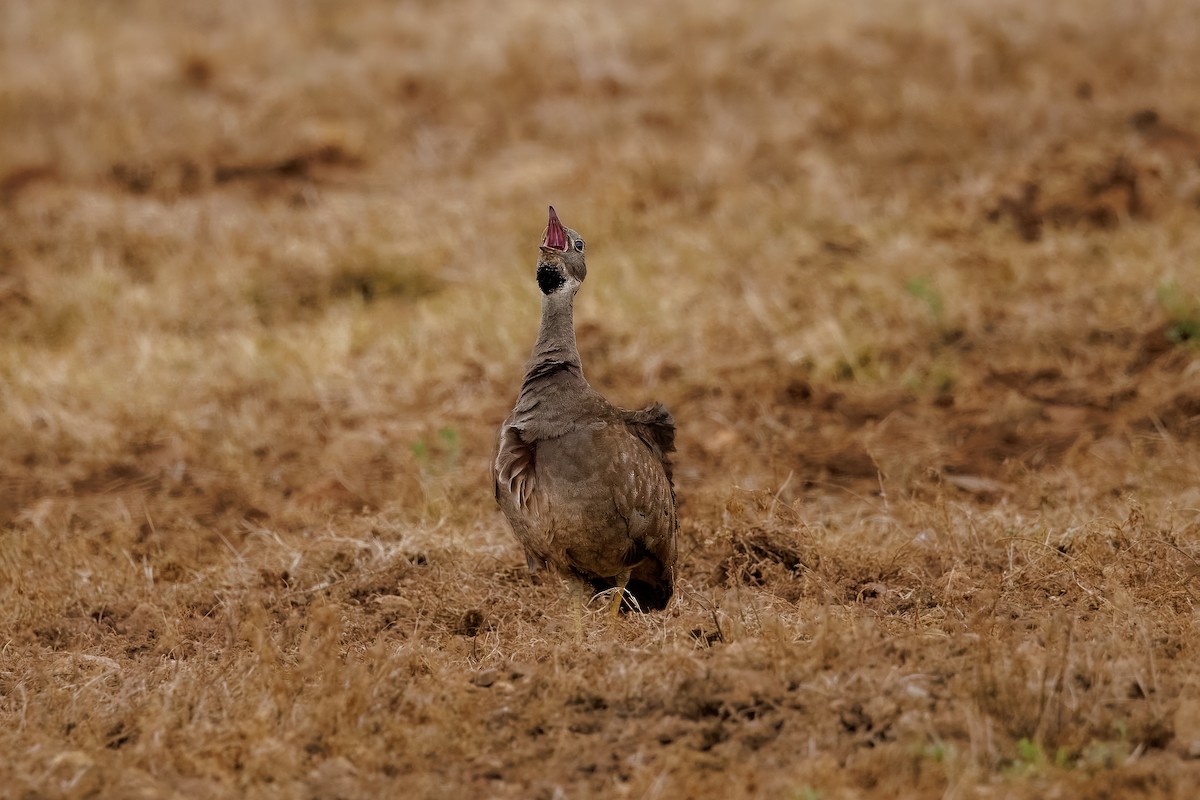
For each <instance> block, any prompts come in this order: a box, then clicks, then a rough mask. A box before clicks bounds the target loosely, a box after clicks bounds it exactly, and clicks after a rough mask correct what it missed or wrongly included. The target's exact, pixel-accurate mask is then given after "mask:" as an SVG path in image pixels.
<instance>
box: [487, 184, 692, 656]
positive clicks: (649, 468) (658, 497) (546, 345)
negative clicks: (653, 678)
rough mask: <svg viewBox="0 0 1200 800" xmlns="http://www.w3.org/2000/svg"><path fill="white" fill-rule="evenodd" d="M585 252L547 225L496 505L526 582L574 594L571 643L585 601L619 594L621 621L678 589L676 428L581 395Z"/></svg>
mask: <svg viewBox="0 0 1200 800" xmlns="http://www.w3.org/2000/svg"><path fill="white" fill-rule="evenodd" d="M584 250H585V246H584V242H583V239H582V238H581V237H580V236H579V234H578V233H576V232H575V231H573V230H571V229H570V228H565V227H563V225H562V223H561V222H559V220H558V215H557V214H555V213H554V207H553V206H551V207H550V221H549V223H548V224H547V226H546V232H545V234H544V236H543V237H542V244H541V248H540V251H539V254H538V259H537V283H538V288H539V289H541V292H542V323H541V327H540V329H539V330H538V338H537V343H536V344H534V346H533V354H532V355H531V356H530V358H529V363H528V365H527V366H526V369H525V380H524V382H523V383H522V384H521V392H520V394H519V396H518V397H517V403H516V406H515V407H514V408H513V411H512V413H511V414H510V415H509V416H508V419H506V420H505V421H504V424H503V425H502V426H501V428H500V434H499V440H498V443H497V448H496V460H495V463H494V465H493V469H492V477H493V482H494V484H495V492H496V502H497V503H499V504H500V508H501V510H503V512H504V516H505V517H507V518H508V522H509V524H510V525H511V526H512V530H513V534H514V535H515V536H516V537H517V540H518V541H519V542H520V543H521V544H522V545H523V546H524V548H525V557H526V560H527V562H528V564H529V569H530V571H531V572H536V571H537V570H539V569H542V568H544V567H548V568H550V569H552V570H553V571H555V572H557V573H558V574H559V575H561V576H563V577H564V578H565V579H566V581H567V583H568V584H569V586H570V587H571V589H572V597H573V600H574V606H575V622H576V628H577V632H579V633H581V632H582V624H583V623H582V608H583V603H584V600H585V598H586V597H587V596H588V593H589V591H591V590H595V591H604V590H607V589H611V588H614V587H615V588H616V589H617V591H616V592H614V595H615V596H614V598H613V601H612V606H611V608H610V613H611V614H612V616H614V617H615V616H616V615H617V613H618V612H619V610H620V607H621V600H622V597H623V596H624V595H625V594H626V593H628V594H629V595H630V596H632V598H633V600H634V601H635V604H634V607H636V608H639V609H642V610H648V609H661V608H665V607H666V605H667V602H668V601H669V600H670V599H671V593H672V591H673V587H674V579H675V537H676V533H677V531H678V528H679V523H678V520H677V518H676V515H675V491H674V488H673V487H672V483H671V462H670V461H669V459H668V455H669V454H670V453H671V452H672V451H673V450H674V449H675V421H674V420H673V419H672V418H671V415H670V413H668V411H667V409H666V408H664V407H663V405H662V404H661V403H654V404H653V405H650V406H648V407H646V408H644V409H642V410H640V411H627V410H625V409H623V408H618V407H616V406H614V405H612V404H611V403H609V402H608V401H607V400H605V399H604V398H603V397H601V396H600V394H599V393H598V392H596V391H595V390H594V389H592V387H591V386H589V385H588V382H587V381H586V380H584V377H583V366H582V364H581V363H580V360H579V350H578V348H577V347H576V345H575V326H574V322H573V319H572V313H573V306H574V301H575V293H576V292H577V291H579V287H580V286H581V285H582V284H583V279H584V278H585V277H586V275H587V265H586V263H585V261H584V255H585V253H584Z"/></svg>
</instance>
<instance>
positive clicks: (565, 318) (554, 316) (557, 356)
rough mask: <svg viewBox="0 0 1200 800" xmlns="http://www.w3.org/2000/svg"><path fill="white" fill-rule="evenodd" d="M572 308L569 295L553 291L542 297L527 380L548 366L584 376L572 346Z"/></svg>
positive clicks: (573, 301) (576, 350)
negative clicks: (540, 312)
mask: <svg viewBox="0 0 1200 800" xmlns="http://www.w3.org/2000/svg"><path fill="white" fill-rule="evenodd" d="M574 305H575V298H574V295H573V294H572V293H571V292H554V293H552V294H548V295H545V296H543V297H542V324H541V327H540V328H539V329H538V338H537V342H536V343H535V344H534V346H533V354H532V355H531V356H530V357H529V368H528V370H527V372H526V375H527V377H526V380H527V381H528V380H529V377H530V376H533V375H536V374H540V373H543V372H545V370H546V368H547V367H548V366H551V365H553V366H556V367H559V369H567V370H569V371H571V372H575V373H577V374H578V375H579V377H581V378H582V377H583V365H582V363H581V362H580V361H579V348H578V347H576V345H575V321H574ZM555 371H557V370H555Z"/></svg>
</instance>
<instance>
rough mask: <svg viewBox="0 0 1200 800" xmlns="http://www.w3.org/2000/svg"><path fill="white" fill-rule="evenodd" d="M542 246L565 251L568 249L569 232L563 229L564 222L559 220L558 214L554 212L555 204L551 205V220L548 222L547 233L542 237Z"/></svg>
mask: <svg viewBox="0 0 1200 800" xmlns="http://www.w3.org/2000/svg"><path fill="white" fill-rule="evenodd" d="M542 247H549V248H551V249H553V250H560V251H564V252H565V251H566V249H567V232H566V231H564V230H563V226H562V223H561V222H559V221H558V214H555V213H554V206H550V221H549V222H548V223H546V234H545V236H543V237H542Z"/></svg>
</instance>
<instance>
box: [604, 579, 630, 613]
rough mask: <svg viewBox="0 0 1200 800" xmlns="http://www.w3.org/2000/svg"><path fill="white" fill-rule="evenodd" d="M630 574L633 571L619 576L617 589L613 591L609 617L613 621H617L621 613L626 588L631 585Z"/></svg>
mask: <svg viewBox="0 0 1200 800" xmlns="http://www.w3.org/2000/svg"><path fill="white" fill-rule="evenodd" d="M630 572H631V570H625V571H624V572H622V573H621V574H620V575H618V576H617V587H616V589H614V590H613V599H612V607H611V608H609V610H608V616H609V617H610V618H612V619H616V618H617V616H618V615H620V613H621V600H623V599H624V597H625V587H626V586H628V585H629V573H630ZM631 599H632V598H631Z"/></svg>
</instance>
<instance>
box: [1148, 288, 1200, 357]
mask: <svg viewBox="0 0 1200 800" xmlns="http://www.w3.org/2000/svg"><path fill="white" fill-rule="evenodd" d="M1157 294H1158V304H1159V305H1160V306H1161V307H1162V310H1163V313H1165V314H1166V316H1167V330H1166V334H1167V338H1168V339H1170V340H1171V341H1172V342H1175V343H1176V344H1182V343H1184V342H1190V343H1192V344H1193V345H1194V344H1197V343H1200V300H1198V299H1197V298H1196V297H1195V296H1194V295H1192V294H1191V293H1189V292H1187V291H1185V290H1184V289H1183V288H1182V287H1181V286H1180V285H1179V283H1178V282H1176V281H1174V280H1169V281H1163V282H1162V283H1160V284H1159V285H1158V292H1157Z"/></svg>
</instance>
